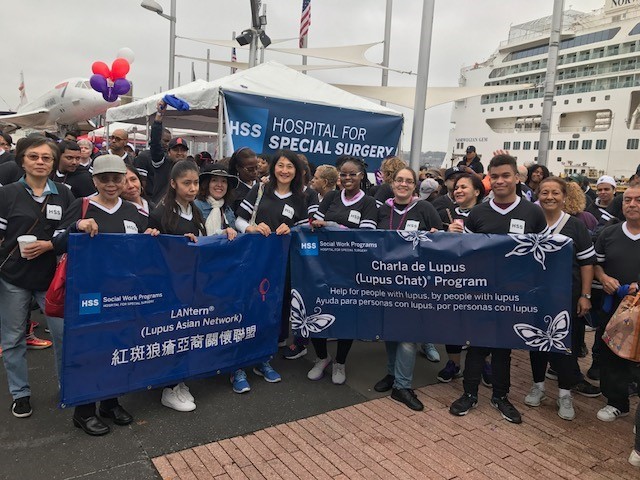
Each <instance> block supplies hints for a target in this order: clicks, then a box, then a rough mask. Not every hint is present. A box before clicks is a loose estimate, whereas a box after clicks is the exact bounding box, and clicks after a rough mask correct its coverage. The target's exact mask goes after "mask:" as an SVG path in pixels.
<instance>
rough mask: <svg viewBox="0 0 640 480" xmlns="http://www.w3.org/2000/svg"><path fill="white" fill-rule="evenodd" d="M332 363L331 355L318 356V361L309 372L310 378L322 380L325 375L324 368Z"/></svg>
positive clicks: (308, 376)
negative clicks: (325, 356)
mask: <svg viewBox="0 0 640 480" xmlns="http://www.w3.org/2000/svg"><path fill="white" fill-rule="evenodd" d="M330 363H331V357H330V356H329V355H327V358H316V363H315V364H314V365H313V368H312V369H311V370H309V373H307V378H308V379H309V380H320V379H321V378H322V377H323V375H324V369H325V368H327V367H328V366H329V364H330Z"/></svg>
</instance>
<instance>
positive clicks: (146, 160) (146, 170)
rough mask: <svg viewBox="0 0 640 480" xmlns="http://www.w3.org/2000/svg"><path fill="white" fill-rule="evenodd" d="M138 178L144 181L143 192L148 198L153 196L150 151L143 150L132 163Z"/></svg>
mask: <svg viewBox="0 0 640 480" xmlns="http://www.w3.org/2000/svg"><path fill="white" fill-rule="evenodd" d="M133 164H134V166H135V167H136V169H137V170H138V173H139V174H140V177H142V178H143V179H144V182H145V187H144V191H145V192H146V194H147V195H148V196H151V195H153V167H152V166H151V151H150V150H143V151H142V152H140V153H139V154H138V156H137V157H136V158H135V160H134V161H133Z"/></svg>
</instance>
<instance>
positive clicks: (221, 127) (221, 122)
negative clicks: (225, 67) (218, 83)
mask: <svg viewBox="0 0 640 480" xmlns="http://www.w3.org/2000/svg"><path fill="white" fill-rule="evenodd" d="M223 134H224V95H223V93H222V91H220V93H219V94H218V160H222V159H223V158H224V148H223V145H222V143H223V142H222V136H223Z"/></svg>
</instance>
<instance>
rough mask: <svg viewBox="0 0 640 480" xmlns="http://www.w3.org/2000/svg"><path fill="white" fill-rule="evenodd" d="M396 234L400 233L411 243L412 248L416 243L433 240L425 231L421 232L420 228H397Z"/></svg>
mask: <svg viewBox="0 0 640 480" xmlns="http://www.w3.org/2000/svg"><path fill="white" fill-rule="evenodd" d="M398 235H400V236H401V237H402V238H403V239H404V240H406V241H407V242H411V243H412V244H413V249H414V250H415V249H416V247H417V246H418V245H420V242H433V240H431V239H430V238H429V236H428V234H427V232H423V231H420V230H416V231H408V230H398Z"/></svg>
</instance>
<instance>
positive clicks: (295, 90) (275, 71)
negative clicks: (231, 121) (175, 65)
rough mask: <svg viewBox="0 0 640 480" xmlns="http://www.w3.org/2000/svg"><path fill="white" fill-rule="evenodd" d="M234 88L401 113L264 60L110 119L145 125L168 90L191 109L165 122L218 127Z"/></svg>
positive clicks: (113, 111) (120, 110) (110, 113)
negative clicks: (222, 105) (225, 97)
mask: <svg viewBox="0 0 640 480" xmlns="http://www.w3.org/2000/svg"><path fill="white" fill-rule="evenodd" d="M227 90H228V91H233V92H240V93H248V94H253V95H262V96H265V97H270V98H281V99H285V100H292V101H296V102H303V103H305V102H306V103H313V104H318V105H326V106H332V107H337V108H349V109H352V110H362V111H366V112H374V113H383V114H387V115H397V116H401V114H400V113H398V112H396V111H395V110H392V109H391V108H387V107H383V106H381V105H379V104H377V103H374V102H372V101H370V100H367V99H365V98H362V97H358V96H356V95H353V94H351V93H349V92H346V91H344V90H341V89H339V88H336V87H334V86H332V85H329V84H327V83H324V82H323V81H321V80H318V79H315V78H313V77H310V76H308V75H303V74H302V73H300V72H297V71H295V70H292V69H290V68H288V67H286V66H284V65H281V64H279V63H276V62H268V63H263V64H262V65H258V66H256V67H254V68H251V69H249V70H245V71H240V72H238V73H235V74H233V75H229V76H226V77H222V78H219V79H217V80H214V81H212V82H206V81H204V80H196V81H195V82H192V83H189V84H187V85H183V86H181V87H178V88H174V89H173V90H169V91H167V92H163V93H160V94H157V95H152V96H150V97H147V98H144V99H141V100H137V101H135V102H132V103H129V104H127V105H121V106H119V107H116V108H110V109H109V110H107V122H109V123H111V122H127V123H135V124H139V125H144V124H146V122H147V118H149V116H151V115H154V114H155V112H156V104H157V102H158V100H160V99H161V98H162V97H164V95H166V94H173V95H175V96H176V97H178V98H180V99H181V100H184V101H185V102H187V103H188V104H189V106H190V107H191V108H190V110H188V111H185V112H179V111H177V110H174V109H171V108H169V109H168V110H167V113H166V114H165V119H164V122H163V123H164V126H165V127H169V128H173V127H179V128H189V129H194V130H202V131H217V129H218V111H217V109H218V104H219V101H220V94H221V92H223V91H227Z"/></svg>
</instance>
